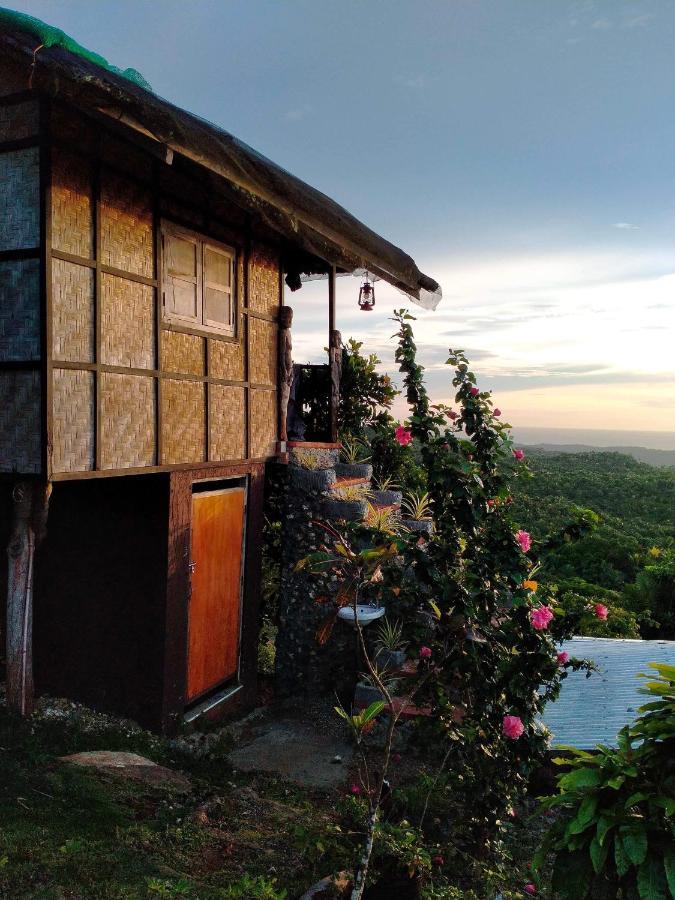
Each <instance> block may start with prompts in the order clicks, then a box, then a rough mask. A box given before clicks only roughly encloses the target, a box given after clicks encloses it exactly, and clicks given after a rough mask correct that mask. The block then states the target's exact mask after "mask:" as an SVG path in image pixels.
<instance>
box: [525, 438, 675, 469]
mask: <svg viewBox="0 0 675 900" xmlns="http://www.w3.org/2000/svg"><path fill="white" fill-rule="evenodd" d="M523 446H524V447H525V449H526V450H528V451H530V452H531V453H536V452H537V451H539V452H541V451H544V452H546V453H556V454H560V453H576V454H579V453H622V454H625V455H626V456H632V457H633V459H637V460H638V462H644V463H649V465H650V466H675V450H654V449H652V448H651V447H605V448H603V449H600V448H599V447H592V446H590V445H589V444H545V443H537V444H532V446H529V447H528V446H527V445H525V444H523Z"/></svg>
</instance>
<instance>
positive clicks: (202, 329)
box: [160, 219, 238, 340]
mask: <svg viewBox="0 0 675 900" xmlns="http://www.w3.org/2000/svg"><path fill="white" fill-rule="evenodd" d="M167 236H172V237H177V238H181V239H182V240H186V241H189V242H190V243H192V244H195V267H196V275H194V276H188V275H186V276H182V275H179V276H175V275H171V274H170V273H169V271H168V255H167V253H166V249H165V242H166V237H167ZM160 246H161V266H160V272H161V303H162V322H163V323H164V324H167V325H170V326H172V327H176V328H181V329H185V330H189V331H192V332H197V333H199V334H208V335H214V336H219V337H222V338H229V339H230V340H237V339H238V327H237V325H238V304H237V248H236V247H233V246H231V245H229V244H225V243H224V242H223V241H218V240H216V239H214V238H211V237H209V236H208V235H206V234H203V233H202V232H199V231H196V230H194V229H191V228H187V227H185V226H183V225H179V224H177V223H176V222H172V221H170V220H168V219H161V220H160ZM207 248H210V249H212V250H214V251H215V252H216V253H218V254H220V255H222V256H225V257H227V258H228V259H229V260H230V285H229V291H228V290H226V289H224V287H223V286H222V285H217V284H216V283H215V282H213V283H211V284H209V283H208V282H207V280H206V278H205V276H204V269H205V266H204V257H205V254H206V250H207ZM176 277H178V278H183V279H184V280H185V281H191V280H192V279H193V278H194V282H193V283H194V284H195V287H196V299H197V309H198V315H197V316H184V315H180V314H179V313H176V312H173V311H172V310H169V309H168V308H167V304H166V289H167V284H168V283H169V280H170V279H172V278H176ZM207 285H208V286H209V287H210V288H211V289H215V290H218V291H220V292H221V293H224V294H228V293H229V297H230V316H231V323H230V324H228V325H225V324H223V323H220V322H217V321H216V320H214V319H207V317H206V287H207Z"/></svg>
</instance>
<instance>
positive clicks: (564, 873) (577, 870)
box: [553, 850, 593, 900]
mask: <svg viewBox="0 0 675 900" xmlns="http://www.w3.org/2000/svg"><path fill="white" fill-rule="evenodd" d="M592 878H593V867H592V865H591V861H590V859H589V857H588V854H587V853H585V852H584V851H582V850H576V851H575V852H573V853H567V852H565V851H561V852H560V853H558V854H557V856H556V859H555V865H554V867H553V888H554V890H555V891H557V893H558V894H559V895H560V896H561V897H563V898H564V900H584V898H586V897H587V896H588V891H589V889H590V886H591V880H592Z"/></svg>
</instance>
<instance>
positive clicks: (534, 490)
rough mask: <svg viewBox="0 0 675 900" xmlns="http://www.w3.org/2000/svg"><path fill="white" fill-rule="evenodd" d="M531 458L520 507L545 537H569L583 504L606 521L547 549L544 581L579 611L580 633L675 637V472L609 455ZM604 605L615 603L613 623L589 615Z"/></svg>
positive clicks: (535, 532)
mask: <svg viewBox="0 0 675 900" xmlns="http://www.w3.org/2000/svg"><path fill="white" fill-rule="evenodd" d="M527 461H528V463H529V468H530V470H531V473H532V475H531V477H529V478H528V477H521V478H518V479H517V482H516V486H515V490H514V499H515V503H514V508H513V511H514V515H515V518H516V520H517V522H518V524H519V525H520V527H521V528H524V529H525V530H527V531H529V532H530V533H531V534H532V536H533V538H534V539H535V542H543V541H545V539H546V538H547V537H548V536H550V535H554V534H556V533H559V532H560V530H561V529H562V528H563V527H564V526H565V525H566V524H567V523H569V522H570V521H571V520H573V519H574V518H575V516H576V515H577V509H578V508H579V507H581V508H583V509H591V510H593V512H595V513H597V514H598V516H599V517H600V520H599V524H598V525H597V527H596V528H595V529H594V530H593V531H592V532H591V533H590V534H587V535H585V536H584V537H582V538H581V540H578V541H572V542H569V543H564V544H563V545H562V546H558V547H557V548H556V549H549V550H548V551H545V552H543V553H542V555H541V561H542V568H541V570H540V574H539V577H540V578H541V579H543V580H544V582H546V583H548V584H553V585H556V588H557V590H558V596H559V598H560V600H561V602H562V605H563V606H564V607H565V608H566V609H567V610H568V611H570V613H571V612H574V611H576V612H575V614H578V618H579V625H578V629H579V630H578V633H584V634H602V635H614V636H624V637H637V636H638V635H641V636H642V637H649V638H653V637H659V638H667V639H670V640H674V639H675V596H674V592H675V555H674V553H673V536H674V534H675V527H674V526H675V522H674V515H673V513H674V512H675V503H674V493H675V469H673V468H663V467H655V466H649V465H647V464H645V463H641V462H638V461H637V460H635V459H633V457H631V456H626V455H624V454H622V453H611V452H602V451H596V452H592V453H565V452H559V453H554V452H547V451H543V450H542V451H537V450H533V449H530V450H529V451H528V452H527ZM575 508H577V509H575ZM535 546H536V545H535ZM540 546H542V547H543V544H540ZM595 601H599V602H602V603H604V604H605V605H607V606H609V608H610V617H609V619H608V621H607V623H605V624H603V623H599V622H597V620H593V617H592V616H591V618H590V620H589V618H588V616H587V615H585V613H584V610H585V609H588V604H589V602H595Z"/></svg>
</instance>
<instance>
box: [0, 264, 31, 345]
mask: <svg viewBox="0 0 675 900" xmlns="http://www.w3.org/2000/svg"><path fill="white" fill-rule="evenodd" d="M38 359H40V261H39V260H38V259H23V260H19V259H17V260H7V261H5V262H0V361H3V362H6V361H7V360H38Z"/></svg>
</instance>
